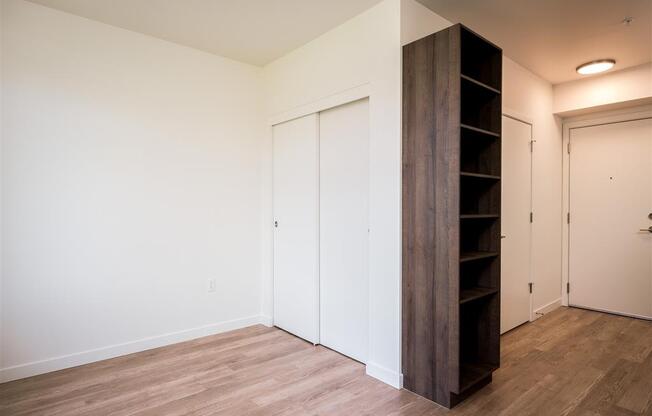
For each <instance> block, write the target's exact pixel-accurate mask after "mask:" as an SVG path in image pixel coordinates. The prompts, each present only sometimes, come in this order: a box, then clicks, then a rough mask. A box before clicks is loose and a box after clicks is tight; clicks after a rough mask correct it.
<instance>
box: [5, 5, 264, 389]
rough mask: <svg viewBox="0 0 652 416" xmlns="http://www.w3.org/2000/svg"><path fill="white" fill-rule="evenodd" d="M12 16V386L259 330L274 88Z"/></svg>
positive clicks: (39, 12) (20, 12) (243, 72)
mask: <svg viewBox="0 0 652 416" xmlns="http://www.w3.org/2000/svg"><path fill="white" fill-rule="evenodd" d="M2 6H3V10H2V12H3V16H2V18H3V19H2V55H3V60H2V101H3V111H2V223H3V224H4V229H3V230H2V231H3V232H2V237H3V238H2V261H3V262H2V298H1V302H2V339H3V342H2V349H3V351H2V356H1V361H0V367H2V368H3V369H2V374H1V376H2V379H3V380H6V379H9V378H16V377H21V376H25V375H29V374H34V373H38V372H43V371H49V370H53V369H57V368H61V367H65V366H70V365H75V364H80V363H84V362H88V361H92V360H96V359H100V358H106V357H110V356H113V355H117V354H121V353H127V352H132V351H136V350H141V349H145V348H147V347H152V346H157V345H162V344H166V343H169V342H175V341H179V340H182V339H187V338H190V337H196V336H200V335H205V334H208V333H212V332H217V331H220V330H224V329H227V328H232V327H237V326H243V325H247V324H251V323H254V322H258V320H259V313H260V295H259V294H260V283H261V281H260V271H261V266H260V265H261V250H260V243H259V242H260V239H261V226H260V223H259V222H258V221H252V218H260V211H261V195H262V189H261V170H260V145H261V142H262V139H263V138H264V129H263V127H262V126H263V125H264V124H263V120H264V118H263V112H262V78H261V70H260V69H259V68H256V67H252V66H249V65H245V64H241V63H237V62H234V61H230V60H227V59H222V58H220V57H217V56H213V55H210V54H206V53H203V52H199V51H195V50H192V49H189V48H185V47H181V46H177V45H174V44H171V43H168V42H164V41H161V40H157V39H154V38H150V37H147V36H143V35H140V34H136V33H133V32H129V31H125V30H122V29H117V28H115V27H111V26H107V25H103V24H100V23H97V22H94V21H90V20H86V19H83V18H79V17H76V16H72V15H68V14H65V13H61V12H58V11H54V10H52V9H48V8H44V7H41V6H37V5H34V4H32V3H28V2H25V1H22V0H3V2H2ZM209 278H215V279H216V280H217V288H216V289H217V290H216V292H215V293H207V279H209Z"/></svg>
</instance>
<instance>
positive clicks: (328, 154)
mask: <svg viewBox="0 0 652 416" xmlns="http://www.w3.org/2000/svg"><path fill="white" fill-rule="evenodd" d="M319 142H320V151H319V154H320V199H319V201H320V209H319V212H320V232H319V237H320V244H319V247H320V255H319V259H320V286H321V288H320V309H321V311H320V340H321V341H320V342H321V344H323V345H325V346H327V347H329V348H332V349H334V350H336V351H338V352H340V353H342V354H345V355H347V356H349V357H351V358H354V359H356V360H358V361H361V362H366V360H367V350H368V345H367V344H368V341H367V339H368V331H369V330H368V313H369V312H368V311H369V302H368V298H369V289H368V286H369V282H368V280H369V277H368V276H369V271H368V258H369V256H368V250H369V249H368V246H369V244H368V240H369V232H368V229H369V196H368V194H369V100H368V99H364V100H359V101H355V102H353V103H349V104H345V105H342V106H340V107H336V108H333V109H330V110H327V111H324V112H322V113H320V116H319Z"/></svg>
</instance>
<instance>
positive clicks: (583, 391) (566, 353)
mask: <svg viewBox="0 0 652 416" xmlns="http://www.w3.org/2000/svg"><path fill="white" fill-rule="evenodd" d="M0 415H2V416H8V415H12V416H13V415H15V416H18V415H95V416H96V415H112V416H119V415H141V416H144V415H157V416H160V415H195V416H199V415H238V416H240V415H266V416H273V415H377V416H382V415H415V416H417V415H418V416H426V415H431V416H437V415H450V416H453V415H455V416H457V415H519V416H526V415H537V416H545V415H554V416H558V415H577V416H595V415H609V416H611V415H614V416H631V415H652V322H646V321H640V320H635V319H630V318H624V317H617V316H612V315H606V314H601V313H597V312H590V311H585V310H580V309H567V308H562V309H558V310H557V311H554V312H552V313H550V314H548V315H546V316H544V317H542V318H541V319H539V320H538V321H536V322H534V323H531V324H526V325H524V326H522V327H519V328H517V329H515V330H514V331H512V332H510V333H508V334H506V335H505V336H503V338H502V367H501V369H500V370H498V371H497V372H496V373H495V374H494V382H493V383H492V384H491V385H489V386H487V387H485V388H484V389H483V390H481V391H480V392H478V393H477V394H476V395H474V396H473V397H472V398H470V399H469V400H468V401H466V402H464V403H463V404H461V405H460V406H458V407H456V408H455V409H453V410H452V411H447V410H445V409H443V408H441V407H439V406H437V405H435V404H434V403H432V402H429V401H428V400H425V399H423V398H420V397H418V396H416V395H414V394H412V393H410V392H407V391H399V390H395V389H393V388H391V387H389V386H386V385H384V384H383V383H381V382H379V381H376V380H374V379H373V378H370V377H368V376H366V375H365V374H364V367H363V366H362V365H361V364H359V363H357V362H355V361H352V360H350V359H348V358H346V357H343V356H341V355H339V354H337V353H335V352H333V351H330V350H328V349H326V348H323V347H313V346H312V345H310V344H308V343H306V342H304V341H301V340H299V339H297V338H295V337H293V336H292V335H289V334H287V333H285V332H283V331H280V330H278V329H274V328H266V327H263V326H255V327H251V328H246V329H242V330H238V331H233V332H229V333H225V334H220V335H215V336H211V337H206V338H201V339H198V340H194V341H190V342H186V343H182V344H177V345H173V346H169V347H164V348H159V349H155V350H150V351H145V352H142V353H137V354H132V355H128V356H124V357H119V358H115V359H112V360H107V361H102V362H98V363H94V364H89V365H85V366H81V367H77V368H72V369H67V370H62V371H58V372H55V373H50V374H46V375H41V376H37V377H32V378H28V379H24V380H19V381H14V382H11V383H5V384H2V385H0Z"/></svg>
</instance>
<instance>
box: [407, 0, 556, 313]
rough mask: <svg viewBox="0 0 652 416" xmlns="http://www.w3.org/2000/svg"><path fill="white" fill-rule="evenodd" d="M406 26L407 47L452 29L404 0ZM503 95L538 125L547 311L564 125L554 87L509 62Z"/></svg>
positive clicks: (539, 254) (538, 221) (538, 291)
mask: <svg viewBox="0 0 652 416" xmlns="http://www.w3.org/2000/svg"><path fill="white" fill-rule="evenodd" d="M401 22H402V23H401V33H402V43H403V44H407V43H410V42H412V41H414V40H416V39H420V38H422V37H424V36H427V35H429V34H432V33H434V32H437V31H439V30H441V29H443V28H445V27H447V26H449V25H451V23H450V22H448V21H446V20H445V19H443V18H442V17H441V16H439V15H437V14H436V13H433V12H432V11H431V10H430V9H428V8H426V7H424V6H423V5H421V4H420V3H417V2H415V1H414V0H402V16H401ZM490 40H491V39H490ZM502 96H503V111H508V112H510V113H511V114H512V115H518V116H520V117H521V118H525V119H527V120H528V121H530V122H532V123H533V125H534V128H533V135H534V139H535V140H536V141H537V142H536V145H535V146H536V147H535V152H534V155H533V194H534V195H533V209H534V213H535V221H534V224H533V236H532V238H533V257H532V263H533V264H532V266H533V270H534V276H533V280H534V283H535V291H534V297H533V298H534V304H533V309H534V311H535V312H537V311H539V312H542V311H547V310H549V308H551V307H555V306H557V305H559V304H560V302H561V230H562V212H561V185H562V183H561V160H562V154H561V148H562V145H561V125H560V121H559V120H558V119H556V118H555V117H554V116H553V107H552V105H553V88H552V85H551V84H550V83H549V82H547V81H545V80H543V79H541V78H539V77H537V76H536V75H534V74H533V73H532V72H530V71H528V70H527V69H525V68H523V67H522V66H520V65H518V64H517V63H516V62H514V61H512V60H511V59H509V58H507V57H505V58H504V59H503V91H502ZM536 316H538V315H536Z"/></svg>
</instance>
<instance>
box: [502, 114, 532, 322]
mask: <svg viewBox="0 0 652 416" xmlns="http://www.w3.org/2000/svg"><path fill="white" fill-rule="evenodd" d="M502 132H503V134H502V163H501V164H502V174H501V183H502V201H501V205H502V216H501V235H502V239H501V288H500V290H501V293H500V299H501V308H500V309H501V311H500V331H501V333H505V332H507V331H509V330H510V329H513V328H515V327H517V326H519V325H521V324H523V323H525V322H528V321H529V320H530V309H531V306H530V282H531V281H532V280H531V277H530V276H531V251H532V250H531V233H532V224H531V222H530V213H531V212H532V152H531V147H530V146H531V143H530V142H531V141H532V125H530V124H527V123H524V122H522V121H518V120H515V119H513V118H510V117H506V116H503V131H502Z"/></svg>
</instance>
